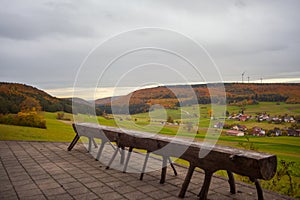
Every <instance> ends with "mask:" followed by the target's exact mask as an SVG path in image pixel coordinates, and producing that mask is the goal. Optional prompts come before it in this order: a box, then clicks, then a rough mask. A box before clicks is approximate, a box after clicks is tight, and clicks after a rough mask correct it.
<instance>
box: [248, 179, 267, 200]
mask: <svg viewBox="0 0 300 200" xmlns="http://www.w3.org/2000/svg"><path fill="white" fill-rule="evenodd" d="M250 180H251V181H252V182H254V183H255V187H256V192H257V198H258V200H264V193H263V190H262V188H261V186H260V183H259V180H257V179H256V178H250Z"/></svg>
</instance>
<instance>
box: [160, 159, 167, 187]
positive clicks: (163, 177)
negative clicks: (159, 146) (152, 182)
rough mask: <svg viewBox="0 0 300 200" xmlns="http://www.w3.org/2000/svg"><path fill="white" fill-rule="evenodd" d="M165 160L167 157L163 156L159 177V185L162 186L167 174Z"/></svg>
mask: <svg viewBox="0 0 300 200" xmlns="http://www.w3.org/2000/svg"><path fill="white" fill-rule="evenodd" d="M167 160H168V157H166V156H163V162H162V169H161V177H160V182H159V183H160V184H164V183H165V180H166V174H167V164H168V163H167Z"/></svg>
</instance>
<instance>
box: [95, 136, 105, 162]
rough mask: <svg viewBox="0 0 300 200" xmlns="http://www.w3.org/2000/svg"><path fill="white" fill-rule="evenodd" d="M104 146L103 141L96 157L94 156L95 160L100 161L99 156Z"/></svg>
mask: <svg viewBox="0 0 300 200" xmlns="http://www.w3.org/2000/svg"><path fill="white" fill-rule="evenodd" d="M104 145H105V142H103V140H102V141H101V145H100V148H99V150H98V153H97V156H96V160H100V156H101V154H102V151H103V149H104Z"/></svg>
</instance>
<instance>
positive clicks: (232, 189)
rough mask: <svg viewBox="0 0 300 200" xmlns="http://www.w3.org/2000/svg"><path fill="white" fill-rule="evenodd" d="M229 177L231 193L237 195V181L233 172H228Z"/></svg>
mask: <svg viewBox="0 0 300 200" xmlns="http://www.w3.org/2000/svg"><path fill="white" fill-rule="evenodd" d="M227 175H228V183H229V186H230V193H231V194H235V193H236V189H235V181H234V176H233V173H232V172H231V171H228V170H227Z"/></svg>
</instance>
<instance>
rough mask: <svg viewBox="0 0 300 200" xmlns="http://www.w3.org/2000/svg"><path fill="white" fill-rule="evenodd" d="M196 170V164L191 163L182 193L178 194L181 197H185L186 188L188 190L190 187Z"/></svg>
mask: <svg viewBox="0 0 300 200" xmlns="http://www.w3.org/2000/svg"><path fill="white" fill-rule="evenodd" d="M194 170H195V166H194V165H192V164H190V166H189V169H188V172H187V174H186V176H185V179H184V182H183V184H182V187H181V190H180V193H179V195H178V197H179V198H184V196H185V193H186V190H187V188H188V186H189V184H190V181H191V178H192V176H193V173H194Z"/></svg>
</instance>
